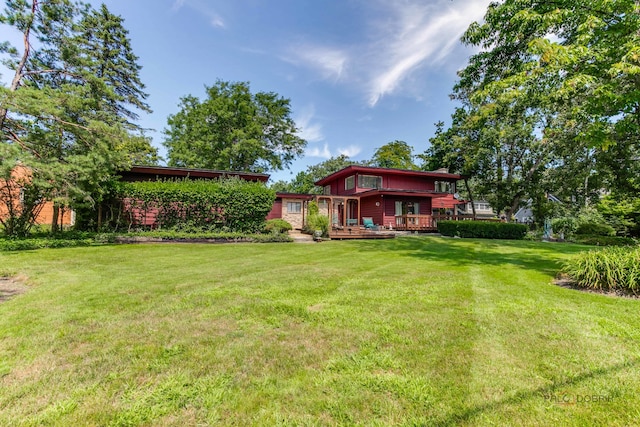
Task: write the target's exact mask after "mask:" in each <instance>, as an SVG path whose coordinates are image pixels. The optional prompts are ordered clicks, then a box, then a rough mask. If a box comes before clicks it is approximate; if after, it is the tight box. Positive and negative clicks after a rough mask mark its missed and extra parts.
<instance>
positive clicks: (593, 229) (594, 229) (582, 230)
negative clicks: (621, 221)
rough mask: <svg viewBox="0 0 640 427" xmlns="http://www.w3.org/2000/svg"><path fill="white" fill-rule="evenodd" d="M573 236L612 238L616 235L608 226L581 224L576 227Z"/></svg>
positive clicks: (593, 223) (590, 223)
mask: <svg viewBox="0 0 640 427" xmlns="http://www.w3.org/2000/svg"><path fill="white" fill-rule="evenodd" d="M575 234H576V235H582V236H613V235H615V234H616V231H615V230H614V229H613V227H611V226H610V225H608V224H603V223H597V222H583V223H582V224H579V225H578V228H577V229H576V233H575Z"/></svg>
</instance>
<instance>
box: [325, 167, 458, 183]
mask: <svg viewBox="0 0 640 427" xmlns="http://www.w3.org/2000/svg"><path fill="white" fill-rule="evenodd" d="M358 172H361V173H367V174H393V175H405V176H417V177H431V178H448V179H463V178H464V176H463V175H458V174H453V173H440V172H425V171H414V170H406V169H391V168H375V167H370V166H358V165H351V166H347V167H346V168H344V169H340V170H339V171H337V172H334V173H332V174H331V175H329V176H325V177H324V178H322V179H321V180H319V181H316V182H315V185H317V186H320V187H322V186H325V185H327V184H328V183H330V182H331V181H333V180H335V179H338V178H341V177H343V176H346V175H349V174H353V173H358Z"/></svg>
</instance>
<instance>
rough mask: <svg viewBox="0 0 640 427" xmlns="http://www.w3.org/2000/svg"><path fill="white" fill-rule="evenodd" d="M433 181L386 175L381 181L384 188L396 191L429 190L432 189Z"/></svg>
mask: <svg viewBox="0 0 640 427" xmlns="http://www.w3.org/2000/svg"><path fill="white" fill-rule="evenodd" d="M433 182H434V180H433V179H427V178H418V177H413V176H402V175H387V176H385V177H384V178H383V179H382V186H383V187H384V188H393V189H396V190H431V191H433V189H434V184H433Z"/></svg>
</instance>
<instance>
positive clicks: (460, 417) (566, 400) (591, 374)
mask: <svg viewBox="0 0 640 427" xmlns="http://www.w3.org/2000/svg"><path fill="white" fill-rule="evenodd" d="M638 362H640V359H638V358H635V359H631V360H628V361H625V362H623V363H618V364H616V365H612V366H608V367H602V368H598V369H594V370H591V371H588V372H584V373H582V374H579V375H576V376H575V377H572V378H569V379H566V380H564V381H561V382H557V383H553V384H550V385H548V386H545V387H538V388H536V389H534V390H522V391H519V392H517V393H516V394H514V395H513V396H511V397H508V398H505V399H502V400H498V401H494V402H487V403H484V404H481V405H477V406H473V407H470V408H466V409H463V410H462V411H461V412H455V413H452V414H450V415H448V416H446V417H441V418H439V419H434V420H429V424H432V425H437V426H454V425H459V424H460V423H462V422H469V421H471V420H472V419H473V418H474V417H476V416H478V415H481V414H482V413H484V412H487V411H489V412H491V411H496V410H500V409H501V408H503V407H505V406H509V405H517V404H519V403H521V402H523V401H524V400H529V399H532V398H536V397H538V398H540V399H543V400H544V401H545V402H547V403H549V404H557V405H562V406H564V405H575V404H577V403H579V402H578V399H579V398H580V397H582V399H583V401H584V402H586V400H584V399H585V398H586V397H587V395H581V394H577V393H576V394H573V395H572V394H570V393H565V391H564V390H563V389H564V388H565V387H570V386H574V385H578V384H579V383H581V382H583V381H587V380H591V379H594V378H598V377H602V376H605V375H609V374H613V373H616V372H619V371H622V370H624V369H631V368H636V367H637V366H638ZM598 394H599V393H598V392H594V393H591V394H590V395H589V396H588V397H591V396H592V395H597V397H598V398H602V401H606V402H610V403H611V402H613V401H614V400H615V398H616V397H618V396H614V395H610V396H599V395H598Z"/></svg>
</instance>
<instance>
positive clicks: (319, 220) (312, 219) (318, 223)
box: [303, 213, 329, 237]
mask: <svg viewBox="0 0 640 427" xmlns="http://www.w3.org/2000/svg"><path fill="white" fill-rule="evenodd" d="M316 230H320V231H322V237H329V217H328V216H325V215H320V214H317V213H316V214H312V215H309V216H308V217H307V224H306V225H305V227H304V230H303V231H304V232H305V233H309V234H314V233H315V231H316Z"/></svg>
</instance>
